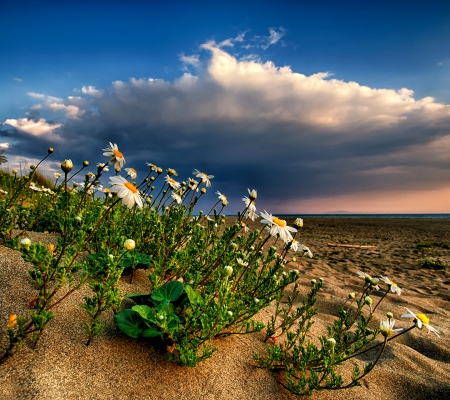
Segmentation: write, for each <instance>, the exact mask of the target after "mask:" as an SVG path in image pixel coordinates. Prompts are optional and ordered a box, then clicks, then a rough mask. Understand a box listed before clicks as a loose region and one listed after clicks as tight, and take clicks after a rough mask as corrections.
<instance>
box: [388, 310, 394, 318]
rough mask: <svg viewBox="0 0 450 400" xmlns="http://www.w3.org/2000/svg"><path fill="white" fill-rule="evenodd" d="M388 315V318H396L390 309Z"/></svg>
mask: <svg viewBox="0 0 450 400" xmlns="http://www.w3.org/2000/svg"><path fill="white" fill-rule="evenodd" d="M386 317H388V319H393V318H394V314H392V313H391V312H390V311H388V312H387V313H386Z"/></svg>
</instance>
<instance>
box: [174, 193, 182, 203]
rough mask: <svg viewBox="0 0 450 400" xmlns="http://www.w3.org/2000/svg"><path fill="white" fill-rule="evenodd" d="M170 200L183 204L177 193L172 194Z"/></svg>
mask: <svg viewBox="0 0 450 400" xmlns="http://www.w3.org/2000/svg"><path fill="white" fill-rule="evenodd" d="M171 196H172V199H174V201H176V203H177V204H181V203H182V202H183V199H182V198H181V196H180V195H179V194H178V193H175V192H172V195H171Z"/></svg>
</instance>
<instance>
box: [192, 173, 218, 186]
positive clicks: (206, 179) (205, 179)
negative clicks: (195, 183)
mask: <svg viewBox="0 0 450 400" xmlns="http://www.w3.org/2000/svg"><path fill="white" fill-rule="evenodd" d="M192 175H194V176H195V177H197V178H200V179H201V180H202V183H204V184H205V185H206V187H210V186H211V182H210V179H212V178H214V175H206V174H205V173H204V172H200V171H199V170H198V169H194V171H192Z"/></svg>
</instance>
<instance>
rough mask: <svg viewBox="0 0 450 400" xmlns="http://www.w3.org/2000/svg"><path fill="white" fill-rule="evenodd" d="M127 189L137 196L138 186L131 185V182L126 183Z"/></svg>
mask: <svg viewBox="0 0 450 400" xmlns="http://www.w3.org/2000/svg"><path fill="white" fill-rule="evenodd" d="M125 187H126V188H127V189H128V190H129V191H130V192H133V194H136V193H137V191H138V190H137V188H136V186H134V185H133V184H132V183H130V182H126V183H125Z"/></svg>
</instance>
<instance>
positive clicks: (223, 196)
mask: <svg viewBox="0 0 450 400" xmlns="http://www.w3.org/2000/svg"><path fill="white" fill-rule="evenodd" d="M216 194H217V196H218V197H219V200H220V201H225V202H227V203H228V201H227V196H225V195H224V194H222V193H220V192H219V191H217V192H216Z"/></svg>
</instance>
